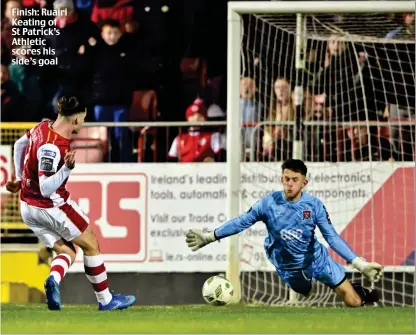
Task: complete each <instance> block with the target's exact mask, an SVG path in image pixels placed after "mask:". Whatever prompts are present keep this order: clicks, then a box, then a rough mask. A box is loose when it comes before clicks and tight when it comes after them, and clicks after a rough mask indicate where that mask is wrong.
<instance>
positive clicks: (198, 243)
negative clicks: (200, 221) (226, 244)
mask: <svg viewBox="0 0 416 335" xmlns="http://www.w3.org/2000/svg"><path fill="white" fill-rule="evenodd" d="M216 240H217V239H216V238H215V235H214V232H207V233H203V232H202V230H199V229H191V230H190V231H189V232H188V234H186V243H187V244H188V247H189V248H191V250H192V251H197V250H198V249H201V248H202V247H205V246H206V245H207V244H210V243H212V242H215V241H216Z"/></svg>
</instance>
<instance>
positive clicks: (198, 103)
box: [168, 99, 225, 163]
mask: <svg viewBox="0 0 416 335" xmlns="http://www.w3.org/2000/svg"><path fill="white" fill-rule="evenodd" d="M186 119H187V121H188V122H204V121H206V119H207V108H206V106H205V104H204V102H203V101H202V100H201V99H196V100H195V101H194V102H193V103H192V104H191V105H190V106H189V107H188V108H187V109H186ZM168 159H169V161H179V162H187V163H189V162H212V161H224V160H225V136H224V135H222V134H220V133H219V132H212V131H203V130H201V128H200V127H199V126H191V127H189V130H188V132H186V133H181V134H179V135H178V136H177V137H176V138H175V139H174V140H173V143H172V146H171V148H170V150H169V154H168Z"/></svg>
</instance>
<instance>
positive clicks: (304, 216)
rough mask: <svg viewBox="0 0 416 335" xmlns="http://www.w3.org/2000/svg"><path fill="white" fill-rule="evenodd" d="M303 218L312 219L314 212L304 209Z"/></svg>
mask: <svg viewBox="0 0 416 335" xmlns="http://www.w3.org/2000/svg"><path fill="white" fill-rule="evenodd" d="M303 219H304V220H310V219H312V213H311V211H309V210H304V211H303Z"/></svg>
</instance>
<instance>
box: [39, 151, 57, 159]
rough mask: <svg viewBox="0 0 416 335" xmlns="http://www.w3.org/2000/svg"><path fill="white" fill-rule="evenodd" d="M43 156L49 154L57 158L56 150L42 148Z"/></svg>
mask: <svg viewBox="0 0 416 335" xmlns="http://www.w3.org/2000/svg"><path fill="white" fill-rule="evenodd" d="M42 156H48V157H52V158H55V157H56V152H55V151H52V150H46V149H43V150H42Z"/></svg>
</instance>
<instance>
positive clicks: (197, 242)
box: [186, 199, 264, 251]
mask: <svg viewBox="0 0 416 335" xmlns="http://www.w3.org/2000/svg"><path fill="white" fill-rule="evenodd" d="M263 203H264V200H263V199H260V200H259V201H257V202H256V203H255V204H254V205H253V206H252V207H251V208H250V209H249V210H248V211H247V212H246V213H244V214H242V215H240V216H238V217H236V218H234V219H231V220H229V221H227V222H226V223H224V224H223V225H222V226H220V227H218V228H217V229H215V230H214V231H213V232H206V233H204V232H202V231H201V230H196V229H192V230H190V231H189V232H188V234H186V243H187V244H188V247H190V248H191V250H192V251H196V250H198V249H201V248H202V247H204V246H206V245H207V244H209V243H211V242H214V241H219V240H221V239H223V238H225V237H228V236H231V235H235V234H238V233H241V232H242V231H244V230H246V229H248V228H250V227H251V226H252V225H253V224H255V223H256V222H258V221H262V220H264V214H263V213H264V210H263Z"/></svg>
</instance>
